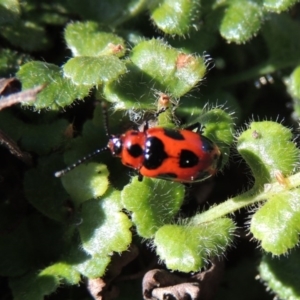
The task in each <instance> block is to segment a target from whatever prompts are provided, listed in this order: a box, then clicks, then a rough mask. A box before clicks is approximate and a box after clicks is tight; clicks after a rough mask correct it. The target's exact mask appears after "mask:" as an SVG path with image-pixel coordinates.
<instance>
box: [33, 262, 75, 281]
mask: <svg viewBox="0 0 300 300" xmlns="http://www.w3.org/2000/svg"><path fill="white" fill-rule="evenodd" d="M42 276H45V277H51V276H52V277H55V278H57V279H58V280H61V279H63V281H64V282H66V283H67V284H78V283H79V281H80V279H81V278H80V274H79V273H78V272H77V271H76V270H75V269H74V268H73V267H72V266H70V265H68V264H66V263H64V262H57V263H55V264H53V265H51V266H49V267H47V268H45V269H44V270H42V271H41V272H40V273H39V277H42Z"/></svg>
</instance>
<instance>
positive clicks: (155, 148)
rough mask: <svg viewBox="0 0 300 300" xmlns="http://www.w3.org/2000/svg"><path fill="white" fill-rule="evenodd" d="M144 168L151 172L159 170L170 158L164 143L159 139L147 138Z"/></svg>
mask: <svg viewBox="0 0 300 300" xmlns="http://www.w3.org/2000/svg"><path fill="white" fill-rule="evenodd" d="M145 146H146V147H145V153H144V157H145V160H144V163H143V165H144V167H145V168H147V169H149V170H154V169H157V168H158V167H159V166H161V164H162V163H163V161H164V160H165V159H166V158H167V157H168V155H167V153H166V152H165V150H164V144H163V142H162V141H161V140H160V139H159V138H157V137H150V138H147V140H146V143H145Z"/></svg>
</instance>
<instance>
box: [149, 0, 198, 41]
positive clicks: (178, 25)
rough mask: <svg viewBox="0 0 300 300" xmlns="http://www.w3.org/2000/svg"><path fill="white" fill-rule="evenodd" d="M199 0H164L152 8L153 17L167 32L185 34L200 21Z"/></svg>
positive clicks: (161, 28) (157, 24)
mask: <svg viewBox="0 0 300 300" xmlns="http://www.w3.org/2000/svg"><path fill="white" fill-rule="evenodd" d="M199 7H200V4H199V1H196V0H192V1H186V0H175V1H174V0H164V1H161V2H160V3H159V5H157V6H155V7H152V8H150V11H151V19H152V20H153V21H154V23H155V25H156V26H157V27H158V28H159V29H160V30H162V31H163V32H164V33H167V34H172V35H173V34H177V35H179V36H184V35H186V34H188V33H189V32H190V31H191V29H192V28H193V27H197V26H198V23H199Z"/></svg>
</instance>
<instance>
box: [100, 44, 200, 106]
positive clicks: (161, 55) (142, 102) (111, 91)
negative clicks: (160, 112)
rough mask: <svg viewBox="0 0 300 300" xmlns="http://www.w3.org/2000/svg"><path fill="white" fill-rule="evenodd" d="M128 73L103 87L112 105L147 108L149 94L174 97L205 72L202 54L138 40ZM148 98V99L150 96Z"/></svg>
mask: <svg viewBox="0 0 300 300" xmlns="http://www.w3.org/2000/svg"><path fill="white" fill-rule="evenodd" d="M127 69H128V71H129V72H128V73H127V74H125V75H123V76H122V78H120V80H119V81H118V82H115V81H114V82H111V83H109V84H107V85H105V87H104V96H105V98H106V99H108V100H109V101H111V102H113V103H115V107H116V108H125V107H126V108H149V104H150V103H153V93H154V90H156V91H163V92H164V93H168V94H169V95H170V96H171V97H174V98H177V97H180V96H182V95H184V94H185V93H187V92H189V91H190V90H191V89H192V88H194V87H195V86H196V85H197V84H198V83H199V82H200V81H201V80H202V79H203V77H204V75H205V73H206V66H205V61H204V59H203V58H202V57H198V56H197V57H196V56H193V55H190V54H185V53H182V52H179V51H178V50H176V49H174V48H171V47H170V46H167V45H166V44H164V43H163V42H162V41H159V40H155V39H153V40H150V41H142V42H140V43H139V44H138V45H136V46H135V47H134V48H133V49H132V55H131V61H129V62H128V63H127ZM151 98H152V99H151Z"/></svg>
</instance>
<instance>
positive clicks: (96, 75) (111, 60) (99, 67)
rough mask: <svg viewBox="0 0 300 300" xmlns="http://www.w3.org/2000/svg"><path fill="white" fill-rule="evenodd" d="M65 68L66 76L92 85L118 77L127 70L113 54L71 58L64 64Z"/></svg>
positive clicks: (78, 82) (76, 81)
mask: <svg viewBox="0 0 300 300" xmlns="http://www.w3.org/2000/svg"><path fill="white" fill-rule="evenodd" d="M63 70H64V75H65V77H67V78H69V79H70V80H71V82H72V83H74V84H76V85H86V86H88V87H92V86H94V85H100V84H102V83H104V82H108V81H111V80H114V79H117V78H118V77H119V76H120V75H121V74H124V73H125V72H126V67H125V65H124V63H122V61H121V60H119V59H118V58H117V57H115V56H113V55H105V56H101V57H89V56H80V57H74V58H71V59H69V60H68V61H67V63H66V64H65V65H64V66H63Z"/></svg>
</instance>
